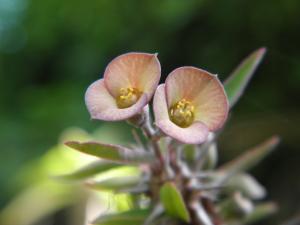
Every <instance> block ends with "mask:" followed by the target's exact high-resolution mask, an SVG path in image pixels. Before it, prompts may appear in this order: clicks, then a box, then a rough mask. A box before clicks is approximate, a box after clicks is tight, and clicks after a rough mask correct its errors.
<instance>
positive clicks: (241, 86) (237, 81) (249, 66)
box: [224, 48, 266, 107]
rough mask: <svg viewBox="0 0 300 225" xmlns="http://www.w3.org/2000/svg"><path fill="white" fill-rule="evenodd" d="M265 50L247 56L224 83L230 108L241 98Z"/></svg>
mask: <svg viewBox="0 0 300 225" xmlns="http://www.w3.org/2000/svg"><path fill="white" fill-rule="evenodd" d="M265 52H266V49H265V48H261V49H259V50H257V51H255V52H253V53H252V54H251V55H250V56H248V57H247V58H246V59H245V60H244V61H243V62H242V63H241V64H240V65H239V66H238V67H237V68H236V69H235V70H234V71H233V73H232V74H231V75H230V76H229V78H228V79H227V80H226V81H225V83H224V87H225V90H226V93H227V96H228V100H229V104H230V106H231V107H232V106H233V105H234V104H235V103H236V102H237V101H238V99H239V98H240V97H241V96H242V94H243V92H244V90H245V88H246V86H247V84H248V82H249V81H250V78H251V77H252V75H253V74H254V72H255V70H256V68H257V66H258V65H259V63H260V62H261V60H262V59H263V57H264V55H265Z"/></svg>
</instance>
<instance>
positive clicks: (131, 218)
mask: <svg viewBox="0 0 300 225" xmlns="http://www.w3.org/2000/svg"><path fill="white" fill-rule="evenodd" d="M148 214H149V210H144V209H139V210H130V211H126V212H122V213H118V214H108V215H103V216H100V217H99V218H97V219H96V220H95V221H94V222H92V224H93V225H117V224H122V225H123V224H124V225H141V224H143V222H144V221H145V219H146V218H147V216H148Z"/></svg>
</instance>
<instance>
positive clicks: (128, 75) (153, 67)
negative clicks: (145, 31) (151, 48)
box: [104, 53, 161, 100]
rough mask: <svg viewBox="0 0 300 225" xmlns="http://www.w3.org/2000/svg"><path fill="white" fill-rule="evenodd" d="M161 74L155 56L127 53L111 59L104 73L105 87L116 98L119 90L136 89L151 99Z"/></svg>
mask: <svg viewBox="0 0 300 225" xmlns="http://www.w3.org/2000/svg"><path fill="white" fill-rule="evenodd" d="M160 74H161V68H160V63H159V61H158V58H157V55H156V54H148V53H127V54H124V55H120V56H118V57H117V58H115V59H113V60H112V61H111V62H110V63H109V64H108V66H107V68H106V70H105V73H104V80H105V85H106V87H107V89H108V91H109V92H110V93H111V95H112V96H114V97H117V96H118V95H119V94H120V93H119V92H120V89H121V88H129V87H133V88H137V89H138V90H139V91H141V92H143V93H146V94H147V96H148V100H150V99H151V97H152V95H153V94H154V92H155V88H156V87H157V85H158V82H159V79H160Z"/></svg>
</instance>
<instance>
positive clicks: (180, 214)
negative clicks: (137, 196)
mask: <svg viewBox="0 0 300 225" xmlns="http://www.w3.org/2000/svg"><path fill="white" fill-rule="evenodd" d="M160 201H161V203H162V204H163V206H164V208H165V211H166V213H167V214H168V215H170V216H172V217H174V218H179V219H182V220H183V221H185V222H189V221H190V215H189V212H188V210H187V208H186V206H185V203H184V200H183V198H182V195H181V193H180V192H179V190H178V189H177V188H176V186H175V185H174V184H173V183H171V182H167V183H165V184H164V185H163V186H162V188H161V189H160Z"/></svg>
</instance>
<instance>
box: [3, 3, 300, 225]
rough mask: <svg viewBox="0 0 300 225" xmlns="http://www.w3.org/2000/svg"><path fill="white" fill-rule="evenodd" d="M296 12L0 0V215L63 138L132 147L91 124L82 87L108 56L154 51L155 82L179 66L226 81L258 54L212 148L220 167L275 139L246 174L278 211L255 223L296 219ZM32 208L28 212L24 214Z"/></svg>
mask: <svg viewBox="0 0 300 225" xmlns="http://www.w3.org/2000/svg"><path fill="white" fill-rule="evenodd" d="M299 10H300V1H298V0H278V1H272V0H260V1H257V0H254V1H245V0H227V1H211V0H144V1H140V0H127V1H115V0H91V1H81V0H73V1H61V0H42V1H41V0H0V90H1V95H0V143H1V151H0V209H4V208H5V207H6V206H7V205H8V204H9V202H11V201H12V200H13V199H14V198H15V197H16V196H17V195H18V193H20V192H21V191H23V190H24V188H25V186H26V185H27V186H28V185H30V184H32V183H31V181H30V179H29V180H28V177H27V179H25V178H24V177H26V176H25V175H24V173H27V172H24V171H28V167H31V170H30V171H31V172H30V174H31V175H30V177H31V179H33V178H36V177H38V174H40V173H41V170H42V169H41V165H39V166H36V165H37V164H35V163H36V162H40V160H41V159H42V158H43V157H44V156H45V154H47V152H48V151H49V149H51V148H53V146H56V145H57V143H58V142H59V140H60V138H61V134H62V133H63V132H65V130H66V129H69V128H70V127H78V128H81V129H84V130H85V131H87V132H89V133H95V132H96V131H97V130H99V129H102V128H103V127H105V128H106V129H107V130H106V131H105V132H104V131H101V132H102V133H101V132H100V133H99V132H98V133H97V134H98V136H99V137H100V138H106V140H108V139H109V138H111V136H114V135H115V136H117V134H116V133H118V138H116V140H115V141H116V142H118V143H120V142H128V141H130V140H131V136H130V134H128V132H126V131H127V128H128V127H126V125H124V124H123V123H116V124H113V125H111V124H107V123H101V122H92V121H90V119H89V114H88V113H87V110H86V107H85V104H84V93H85V90H86V88H87V87H88V85H89V84H90V83H91V82H93V81H94V80H96V79H99V78H100V77H101V76H102V73H103V71H104V69H105V66H106V65H107V63H108V62H109V61H110V60H111V59H113V58H114V57H116V56H118V55H120V54H122V53H125V52H130V51H142V52H150V53H154V52H158V53H159V55H158V56H159V60H160V62H161V64H162V74H163V78H162V81H163V80H164V78H165V77H166V75H167V74H168V73H169V72H171V71H172V70H173V69H174V68H176V67H178V66H182V65H193V66H197V67H200V68H203V69H206V70H208V71H210V72H212V73H217V74H219V77H220V79H221V80H224V79H225V78H226V77H227V76H228V75H229V74H230V72H231V71H232V70H233V69H234V68H235V67H236V66H237V64H238V63H239V62H240V61H241V60H242V59H243V58H244V57H245V56H247V55H248V54H249V53H251V52H252V51H253V50H255V49H257V48H259V47H262V46H265V47H267V49H268V52H267V55H266V57H265V60H264V61H263V63H262V64H261V66H260V67H259V69H258V71H257V73H256V75H255V76H254V78H253V79H252V81H251V84H250V86H249V87H248V88H247V92H246V94H245V95H244V98H242V100H241V101H240V102H239V103H238V104H237V105H236V106H235V108H234V109H233V111H232V112H231V118H230V120H229V122H228V124H227V127H226V129H225V131H224V133H223V135H222V136H221V138H220V144H219V149H220V154H221V161H222V162H223V161H227V160H229V159H231V158H232V157H233V156H235V155H237V154H239V153H241V152H242V151H243V150H245V149H247V148H248V147H251V146H254V145H255V144H257V143H259V142H261V141H263V140H264V139H266V138H268V137H270V136H271V135H273V134H278V135H280V137H281V143H280V146H279V147H278V148H277V150H276V151H275V152H274V153H273V154H272V155H270V156H269V157H268V158H267V159H266V160H265V161H263V162H262V163H261V164H260V165H259V166H257V167H256V169H255V170H253V171H251V172H252V173H253V174H254V175H255V176H256V177H257V178H258V180H259V181H260V182H261V183H262V184H264V185H265V186H266V188H267V189H268V191H269V194H268V197H267V199H269V200H274V201H276V202H277V203H278V205H279V206H280V210H279V211H278V213H277V214H276V215H274V216H273V217H271V218H269V219H266V220H264V221H263V222H261V223H259V224H264V225H267V224H280V223H281V222H283V221H285V220H287V219H288V218H291V217H293V216H296V215H297V214H298V213H300V175H299V172H300V151H299V149H298V146H299V144H300V136H299V125H300V107H299V100H300V99H299V96H300V51H299V49H300V42H299V40H300V20H299ZM75 130H76V129H75ZM76 132H79V133H80V132H82V133H84V132H83V131H81V130H77V131H76ZM71 136H72V135H71ZM107 138H108V139H107ZM66 151H67V150H66ZM70 151H72V150H70ZM55 163H56V164H58V166H60V164H61V163H60V162H59V161H56V162H55ZM20 174H23V175H20ZM27 175H28V173H27ZM20 177H21V178H20ZM22 179H23V180H22ZM36 179H37V178H36ZM24 180H26V182H27V183H26V182H25V181H24ZM32 182H33V181H32ZM27 186H26V187H27ZM68 194H70V192H69V191H66V194H65V195H62V196H68ZM50 199H51V198H50ZM35 202H36V203H37V204H38V202H39V201H38V200H36V201H33V202H28V205H29V207H30V206H31V207H33V205H34V204H36V203H35ZM35 207H37V208H38V206H36V205H35ZM62 208H64V207H61V210H57V211H55V210H54V211H55V213H54V216H52V217H51V220H50V219H48V220H45V219H43V220H42V221H43V222H41V221H39V222H37V223H36V224H43V225H44V224H53V225H54V224H55V225H56V224H59V225H64V224H71V223H69V222H67V219H65V218H66V217H67V216H66V215H67V214H68V212H67V211H66V210H62ZM20 210H21V211H23V209H20ZM52 215H53V214H52ZM16 216H18V215H16ZM48 216H49V215H48ZM49 221H50V222H49ZM0 224H1V221H0ZM73 224H75V223H73ZM1 225H2V224H1ZM3 225H7V224H3ZM9 225H17V224H9Z"/></svg>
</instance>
